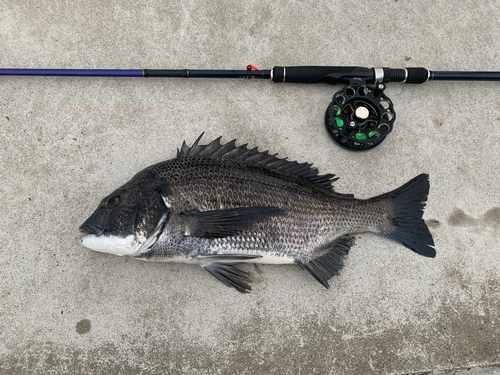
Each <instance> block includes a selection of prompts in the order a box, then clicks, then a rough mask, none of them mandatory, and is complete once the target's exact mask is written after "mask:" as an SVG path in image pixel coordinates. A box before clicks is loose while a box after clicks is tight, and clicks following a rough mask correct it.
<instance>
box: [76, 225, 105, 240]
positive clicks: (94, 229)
mask: <svg viewBox="0 0 500 375" xmlns="http://www.w3.org/2000/svg"><path fill="white" fill-rule="evenodd" d="M79 229H80V232H81V233H84V234H94V235H96V236H97V237H99V236H100V235H101V234H103V233H104V228H101V227H100V226H98V225H91V224H87V223H83V224H82V225H81V226H80V228H79Z"/></svg>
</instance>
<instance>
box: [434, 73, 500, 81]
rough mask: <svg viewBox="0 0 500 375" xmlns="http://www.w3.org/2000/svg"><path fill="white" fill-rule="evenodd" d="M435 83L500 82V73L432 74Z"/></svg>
mask: <svg viewBox="0 0 500 375" xmlns="http://www.w3.org/2000/svg"><path fill="white" fill-rule="evenodd" d="M431 79H432V80H433V81H500V72H435V71H432V72H431Z"/></svg>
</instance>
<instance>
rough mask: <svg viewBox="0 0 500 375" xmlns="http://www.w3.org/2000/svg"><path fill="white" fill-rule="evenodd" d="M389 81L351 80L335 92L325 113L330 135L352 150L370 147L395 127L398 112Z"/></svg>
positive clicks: (380, 141) (377, 143)
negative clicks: (387, 88)
mask: <svg viewBox="0 0 500 375" xmlns="http://www.w3.org/2000/svg"><path fill="white" fill-rule="evenodd" d="M384 90H385V84H383V83H376V84H375V86H369V85H366V84H359V85H356V84H352V83H351V84H350V85H347V86H344V88H342V90H340V91H338V92H336V93H335V94H334V95H333V99H332V102H331V103H330V104H329V105H328V108H327V110H326V114H325V126H326V130H327V131H328V134H329V135H330V137H331V138H332V139H333V140H334V141H335V142H337V143H338V144H339V145H340V146H342V147H344V148H347V149H349V150H355V151H361V150H369V149H371V148H373V147H375V146H378V145H379V144H380V143H382V141H383V140H384V139H385V137H386V136H387V135H388V134H389V133H390V132H391V131H392V127H393V124H394V121H395V120H396V113H395V112H394V108H393V106H392V102H391V101H390V100H389V98H388V97H387V96H386V95H385V94H384Z"/></svg>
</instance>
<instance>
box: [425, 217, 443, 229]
mask: <svg viewBox="0 0 500 375" xmlns="http://www.w3.org/2000/svg"><path fill="white" fill-rule="evenodd" d="M425 224H427V226H428V227H429V228H439V227H440V226H441V222H440V221H439V220H436V219H430V220H426V221H425Z"/></svg>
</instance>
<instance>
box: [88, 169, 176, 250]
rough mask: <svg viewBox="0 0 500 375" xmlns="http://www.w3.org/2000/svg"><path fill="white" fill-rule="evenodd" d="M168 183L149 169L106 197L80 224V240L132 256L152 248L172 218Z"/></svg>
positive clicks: (89, 245) (93, 245) (92, 245)
mask: <svg viewBox="0 0 500 375" xmlns="http://www.w3.org/2000/svg"><path fill="white" fill-rule="evenodd" d="M167 194H168V183H167V182H166V180H164V179H160V178H156V177H155V176H154V175H153V173H151V172H149V171H147V170H146V171H142V172H140V173H138V174H137V175H136V176H135V177H134V178H132V180H130V181H129V182H127V183H126V184H125V185H123V186H121V187H120V188H118V189H116V190H115V191H113V192H112V193H111V194H109V195H108V196H107V197H105V198H104V199H103V200H102V201H101V203H100V204H99V207H98V208H97V210H96V211H95V212H94V213H93V214H92V215H91V216H90V217H89V218H88V219H87V220H85V222H84V223H83V224H82V225H81V226H80V232H82V233H83V234H82V235H81V236H80V242H81V243H82V244H83V245H84V246H85V247H88V248H89V249H92V250H95V251H100V252H104V253H110V254H116V255H126V256H133V255H134V254H137V253H141V252H143V251H145V250H147V249H149V248H150V247H151V246H152V245H154V243H155V242H156V239H157V238H158V236H159V235H160V234H161V232H162V230H163V226H164V225H165V223H166V222H167V220H168V218H169V216H170V215H169V213H170V211H169V209H168V207H167V206H166V205H165V203H164V199H163V197H164V196H166V195H167Z"/></svg>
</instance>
